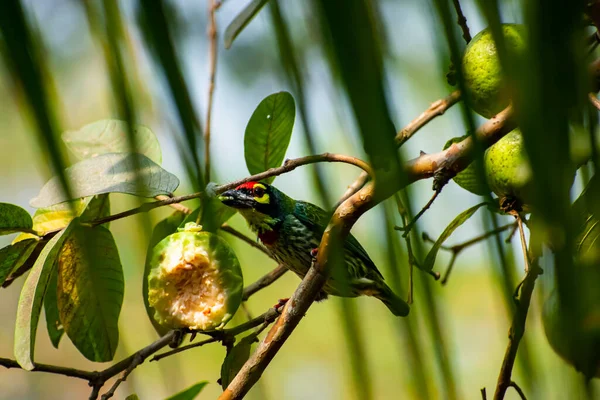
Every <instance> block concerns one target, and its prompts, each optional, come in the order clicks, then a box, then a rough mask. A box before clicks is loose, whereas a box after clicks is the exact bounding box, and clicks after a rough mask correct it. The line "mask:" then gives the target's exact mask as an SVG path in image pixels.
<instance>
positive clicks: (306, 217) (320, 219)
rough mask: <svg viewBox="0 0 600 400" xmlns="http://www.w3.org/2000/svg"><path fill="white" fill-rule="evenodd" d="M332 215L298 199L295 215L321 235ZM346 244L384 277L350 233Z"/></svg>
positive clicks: (368, 265)
mask: <svg viewBox="0 0 600 400" xmlns="http://www.w3.org/2000/svg"><path fill="white" fill-rule="evenodd" d="M331 215H332V213H328V212H327V211H325V210H323V209H322V208H321V207H319V206H316V205H314V204H311V203H307V202H305V201H296V207H295V209H294V216H295V217H296V218H298V219H299V220H300V222H302V223H303V224H304V225H305V226H306V227H307V228H308V229H310V230H311V231H313V232H314V233H315V234H316V235H318V236H319V237H321V236H323V232H325V228H326V227H327V224H328V223H329V219H330V218H331ZM344 246H345V247H346V248H347V249H348V250H350V251H351V252H352V253H353V254H356V257H358V258H360V259H361V260H362V262H364V264H365V265H366V266H367V267H368V268H369V269H371V270H373V271H375V272H376V273H377V275H379V276H380V277H381V278H382V279H383V275H381V272H379V270H378V269H377V267H376V266H375V263H374V262H373V261H372V260H371V258H370V257H369V255H368V254H367V252H366V250H365V249H364V248H363V247H362V246H361V245H360V243H358V240H356V238H355V237H354V236H352V235H351V234H350V235H348V238H347V239H346V243H345V244H344Z"/></svg>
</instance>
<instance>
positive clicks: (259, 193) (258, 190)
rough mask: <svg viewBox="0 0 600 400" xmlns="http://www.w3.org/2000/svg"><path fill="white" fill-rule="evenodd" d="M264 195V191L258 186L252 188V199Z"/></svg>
mask: <svg viewBox="0 0 600 400" xmlns="http://www.w3.org/2000/svg"><path fill="white" fill-rule="evenodd" d="M264 194H265V189H263V188H261V187H260V186H257V187H255V188H254V197H263V195H264Z"/></svg>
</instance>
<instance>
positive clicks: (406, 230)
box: [394, 190, 441, 237]
mask: <svg viewBox="0 0 600 400" xmlns="http://www.w3.org/2000/svg"><path fill="white" fill-rule="evenodd" d="M440 193H441V190H436V191H435V192H434V193H433V196H431V199H429V201H428V202H427V204H425V207H423V208H422V209H421V211H419V212H418V213H417V215H415V216H414V217H413V219H412V220H411V221H410V222H409V223H408V224H407V225H406V224H405V225H404V226H402V227H399V226H397V227H395V228H394V229H396V230H397V231H403V232H404V233H403V234H402V236H403V237H407V236H408V235H410V231H411V229H412V228H413V226H415V224H416V223H417V221H418V220H419V218H421V216H422V215H423V214H425V211H427V210H429V208H430V207H431V205H432V204H433V202H434V201H435V199H437V197H438V196H439V194H440Z"/></svg>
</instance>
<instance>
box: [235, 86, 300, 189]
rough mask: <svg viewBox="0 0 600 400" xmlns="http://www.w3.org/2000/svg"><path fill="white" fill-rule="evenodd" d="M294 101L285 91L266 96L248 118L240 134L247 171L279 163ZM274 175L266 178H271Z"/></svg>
mask: <svg viewBox="0 0 600 400" xmlns="http://www.w3.org/2000/svg"><path fill="white" fill-rule="evenodd" d="M295 117H296V105H295V103H294V98H293V97H292V95H291V94H289V93H288V92H279V93H274V94H272V95H269V96H267V97H266V98H265V99H263V101H261V102H260V104H259V105H258V107H256V110H254V113H253V114H252V116H251V117H250V121H248V125H247V126H246V132H245V134H244V157H245V158H246V165H247V166H248V171H250V173H251V174H258V173H260V172H263V171H266V170H268V169H269V168H274V167H279V166H280V165H281V163H282V162H283V159H284V157H285V152H286V150H287V147H288V145H289V144H290V138H291V137H292V129H293V127H294V119H295ZM273 179H275V177H271V178H269V179H266V181H267V182H272V181H273Z"/></svg>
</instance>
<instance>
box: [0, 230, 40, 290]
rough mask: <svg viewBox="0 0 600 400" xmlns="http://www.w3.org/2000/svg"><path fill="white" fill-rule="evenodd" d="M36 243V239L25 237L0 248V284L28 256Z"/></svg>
mask: <svg viewBox="0 0 600 400" xmlns="http://www.w3.org/2000/svg"><path fill="white" fill-rule="evenodd" d="M37 244H38V240H37V239H26V240H23V241H22V242H19V243H15V244H11V245H9V246H6V247H4V248H2V249H0V285H2V284H3V283H4V280H5V279H6V278H7V277H8V276H9V275H10V274H11V273H12V272H13V271H15V270H16V269H18V268H19V267H20V266H21V265H22V264H23V263H24V262H25V261H26V260H27V259H28V258H29V256H30V255H31V253H32V252H33V250H34V249H35V247H36V246H37Z"/></svg>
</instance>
